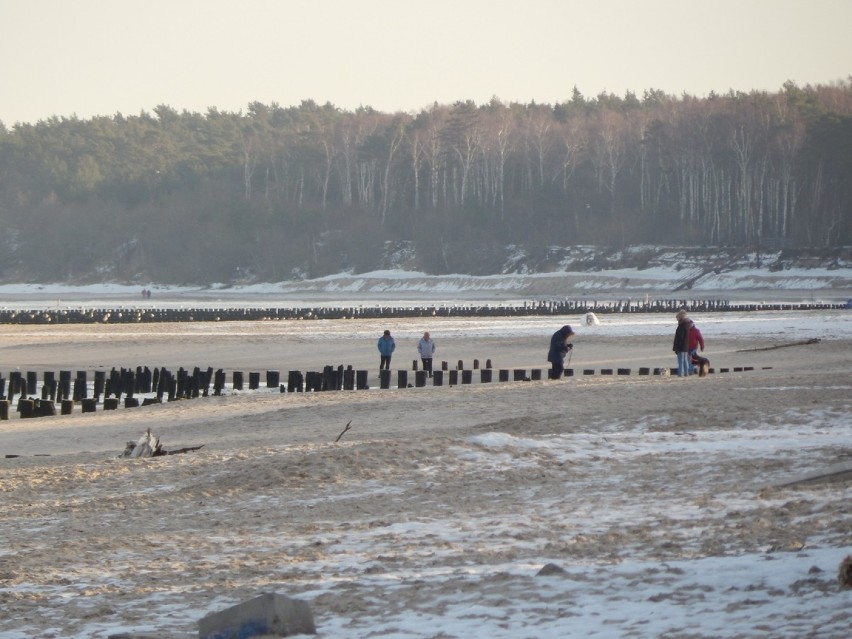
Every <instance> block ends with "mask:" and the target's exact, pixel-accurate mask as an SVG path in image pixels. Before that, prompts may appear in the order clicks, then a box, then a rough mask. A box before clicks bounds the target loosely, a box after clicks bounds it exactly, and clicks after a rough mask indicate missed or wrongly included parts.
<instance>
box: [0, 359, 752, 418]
mask: <svg viewBox="0 0 852 639" xmlns="http://www.w3.org/2000/svg"><path fill="white" fill-rule="evenodd" d="M417 363H418V362H417V360H414V361H413V365H412V368H413V370H412V371H407V370H397V371H395V372H396V387H397V388H411V387H418V388H420V387H424V386H426V385H427V380H431V382H432V385H433V386H443V385H444V382H445V381H446V383H447V385H449V386H456V385H458V384H472V383H473V376H474V371H476V370H479V383H481V384H488V383H491V382H492V381H494V371H493V369H492V368H491V360H490V359H489V360H486V363H485V367H484V368H480V366H479V360H473V368H472V369H468V368H465V367H464V362H463V361H461V360H459V362H458V365H457V367H456V368H455V369H452V370H451V369H450V368H449V364H448V362H442V363H441V368H440V369H439V370H435V371H434V372H432V374H431V377H430V376H429V374H428V373H427V371H425V370H418V366H417ZM730 370H733V371H734V372H739V371H749V370H753V367H751V366H743V367H735V368H733V369H729V368H720V369H719V372H720V373H727V372H729V371H730ZM676 371H677V369H676V368H650V367H641V368H639V369H638V373H639V375H668V374H674V373H676ZM409 372H412V373H413V377H412V378H410V377H409ZM714 372H715V370H714V369H712V368H711V369H710V373H714ZM631 373H632V370H631V369H630V368H617V369H612V368H602V369H600V375H630V374H631ZM549 374H550V371H549V369H540V368H534V369H531V370H527V369H518V368H515V369H499V370H498V371H497V380H498V381H499V382H508V381H515V382H517V381H538V380H541V379H543V377H545V376H549ZM581 374H582V375H596V374H598V371H597V370H596V369H580V370H577V371H575V370H574V369H573V368H566V369H565V371H564V373H563V375H564V376H565V377H574V376H575V375H576V376H579V375H581ZM368 376H369V371H366V370H355V369H354V368H353V367H352V366H351V365H350V366H346V367H344V366H342V365H341V366H336V367H335V366H325V367H323V370H322V371H308V372H306V373H304V374H303V373H302V372H301V371H297V370H292V371H289V372H288V375H287V382H286V384H284V383H281V378H280V372H279V371H275V370H269V371H266V380H265V384H266V388H275V389H278V390H279V391H280V392H281V393H285V392H286V393H299V392H325V391H345V390H366V389H369V388H370V386H369V383H368ZM392 376H393V372H392V371H390V370H381V371H379V388H381V389H389V388H391V381H392ZM225 381H226V375H225V372H224V371H223V370H222V369H221V368H220V369H218V370H215V371H214V370H213V368H206V369H201V368H199V367H195V368H194V369H193V370H192V371H191V372H190V371H189V370H188V369H184V368H180V369H179V370H178V371H177V373H172V372H171V371H169V370H168V369H166V368H155V369H153V370H151V369H149V368H148V367H147V366H145V367H142V366H139V367H137V368H136V369H131V368H127V369H125V368H122V369H119V370H116V369H115V368H113V369H112V370H111V371H110V372H109V373H108V374H107V372H106V371H95V374H94V382H93V385H92V395H91V396H89V380H88V374H87V372H86V371H77V373H76V376H75V377H73V378H72V375H71V371H60V372H59V377H58V378H57V377H56V375H55V373H54V372H52V371H45V372H44V377H43V382H42V385H41V392H40V394H39V393H38V375H37V373H36V372H34V371H29V372H27V373H26V374H25V375H24V374H22V373H21V372H19V371H13V372H12V373H10V375H9V378H8V380H6V379H5V378H0V420H8V419H9V417H10V411H11V407H12V405H13V403H14V398H15V396H19V398H18V404H17V412H19V413H20V416H21V417H22V418H28V417H45V416H49V415H56V405H57V403H58V404H59V406H60V413H61V414H62V415H69V414H71V413H73V412H74V406H75V405H76V404H80V406H81V410H82V412H84V413H93V412H96V410H97V405H98V404H99V403H101V396H103V401H102V403H103V410H115V409H117V408H118V407H119V404H120V402H121V400H122V396H123V397H124V407H125V408H135V407H138V406H140V405H141V406H148V405H150V404H160V403H162V402H163V401H175V400H179V399H192V398H197V397H207V396H208V395H210V388H211V384H212V394H213V395H221V394H222V391H223V390H224V389H225ZM245 381H246V380H245V378H244V375H243V373H242V372H241V371H233V372H232V374H231V387H232V390H234V391H242V390H244V389H245V386H246V384H245ZM411 381H413V384H412V383H410V382H411ZM260 387H261V374H260V373H259V372H250V373H249V374H248V389H249V390H258V389H260ZM140 395H147V396H146V397H141V398H140V397H138V396H140ZM140 399H141V401H140Z"/></svg>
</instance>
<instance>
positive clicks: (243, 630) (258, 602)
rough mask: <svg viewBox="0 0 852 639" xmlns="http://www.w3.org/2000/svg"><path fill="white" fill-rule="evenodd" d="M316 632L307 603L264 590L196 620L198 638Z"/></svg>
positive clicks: (238, 638) (241, 638)
mask: <svg viewBox="0 0 852 639" xmlns="http://www.w3.org/2000/svg"><path fill="white" fill-rule="evenodd" d="M316 632H317V631H316V628H315V627H314V617H313V614H312V613H311V607H310V606H309V605H308V604H307V602H304V601H300V600H298V599H291V598H290V597H287V596H286V595H278V594H275V593H264V594H262V595H260V596H259V597H255V598H254V599H249V600H248V601H244V602H243V603H241V604H237V605H236V606H231V607H230V608H226V609H225V610H222V611H220V612H214V613H211V614H209V615H207V616H206V617H204V618H203V619H201V621H199V622H198V638H199V639H247V638H248V637H260V636H264V635H272V636H275V637H289V636H291V635H315V634H316Z"/></svg>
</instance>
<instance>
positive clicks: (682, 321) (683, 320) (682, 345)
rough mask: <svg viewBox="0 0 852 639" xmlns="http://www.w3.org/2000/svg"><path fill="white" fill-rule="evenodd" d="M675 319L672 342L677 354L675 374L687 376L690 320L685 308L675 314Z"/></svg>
mask: <svg viewBox="0 0 852 639" xmlns="http://www.w3.org/2000/svg"><path fill="white" fill-rule="evenodd" d="M675 319H676V320H677V329H676V330H675V336H674V342H672V350H673V351H674V352H675V355H677V376H678V377H689V369H690V365H691V364H690V361H689V360H690V357H689V326H690V325H691V324H692V320H691V319H689V317H687V314H686V309H683V308H682V309H680V310H679V311H678V312H677V315H675Z"/></svg>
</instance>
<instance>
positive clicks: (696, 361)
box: [687, 320, 710, 377]
mask: <svg viewBox="0 0 852 639" xmlns="http://www.w3.org/2000/svg"><path fill="white" fill-rule="evenodd" d="M688 322H689V328H688V329H687V348H689V361H690V366H691V367H692V371H691V372H693V373H698V375H699V377H704V376H705V375H707V369H708V368H709V366H710V360H708V359H707V358H706V357H701V356H700V355H699V354H698V349H699V348H700V349H701V352H702V353H703V352H704V336H703V335H702V334H701V331H700V330H698V327H697V326H696V325H695V322H693V321H692V320H689V321H688Z"/></svg>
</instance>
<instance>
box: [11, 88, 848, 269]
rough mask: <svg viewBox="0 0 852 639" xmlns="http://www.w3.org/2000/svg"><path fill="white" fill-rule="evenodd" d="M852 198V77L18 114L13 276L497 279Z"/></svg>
mask: <svg viewBox="0 0 852 639" xmlns="http://www.w3.org/2000/svg"><path fill="white" fill-rule="evenodd" d="M851 208H852V77H851V78H850V79H849V80H848V81H844V82H839V83H836V84H832V85H827V86H826V85H818V86H806V87H799V86H797V85H796V84H794V83H792V82H788V83H786V84H785V85H784V86H783V87H782V88H781V89H780V90H779V91H778V92H775V93H771V92H751V93H739V92H733V91H732V92H730V93H728V94H725V95H716V94H711V95H709V96H708V97H706V98H695V97H690V96H687V95H684V96H681V97H674V96H670V95H666V94H664V93H662V92H659V91H654V90H649V91H646V92H645V93H644V94H643V95H642V96H641V97H639V96H636V95H634V94H632V93H628V94H626V95H625V96H623V97H622V96H616V95H612V94H607V93H603V94H600V95H598V96H596V97H594V98H587V97H585V96H583V95H582V94H581V93H580V91H579V90H577V89H576V88H575V89H574V92H573V95H572V97H571V98H570V99H569V100H567V101H565V102H564V103H559V104H553V105H548V104H535V103H531V104H516V103H511V104H505V103H503V102H501V101H500V100H498V99H496V98H494V99H492V101H491V102H489V103H488V104H482V105H477V104H474V103H472V102H458V103H455V104H451V105H440V104H437V103H436V104H434V105H432V106H431V107H429V108H426V109H423V110H421V111H420V112H419V113H381V112H378V111H376V110H374V109H371V108H369V107H365V108H360V109H357V110H355V111H345V110H342V109H339V108H336V107H334V106H333V105H331V104H325V105H318V104H316V103H314V102H312V101H309V100H308V101H304V102H302V103H301V104H300V105H298V106H291V107H282V106H279V105H277V104H271V105H265V104H261V103H258V102H253V103H250V104H249V105H248V107H247V109H246V111H245V112H236V113H235V112H222V111H219V110H217V109H215V108H210V109H208V111H207V112H206V113H197V112H187V111H183V112H178V111H176V110H175V109H173V108H172V107H170V106H167V105H160V106H158V107H156V108H155V109H154V110H153V112H152V113H148V112H144V111H143V112H142V113H140V114H139V115H132V116H131V115H122V114H116V115H114V116H109V117H94V118H92V119H87V120H84V119H79V118H77V117H62V116H57V117H52V118H50V119H47V120H42V121H39V122H37V123H35V124H27V123H18V124H15V125H14V126H11V127H7V126H5V125H3V124H2V123H0V280H3V281H64V282H68V281H93V280H94V281H103V280H111V281H125V282H132V281H140V282H158V283H167V284H190V283H192V284H203V283H211V282H237V281H240V282H245V281H281V280H285V279H291V278H293V277H316V276H322V275H325V274H329V273H336V272H340V271H342V270H351V271H353V272H363V271H369V270H373V269H376V268H383V267H387V266H389V265H393V266H396V265H399V264H400V263H402V262H404V265H405V266H406V267H409V268H416V269H418V270H421V271H425V272H427V273H433V274H441V273H450V272H452V273H471V274H486V273H494V272H500V270H501V268H502V265H503V264H504V258H505V254H506V252H507V250H513V251H515V252H517V251H518V250H522V251H527V252H530V253H535V252H543V251H545V252H546V251H547V249H548V247H552V246H568V245H576V244H590V245H605V246H610V247H613V246H626V245H629V244H638V243H653V244H667V245H680V246H720V247H748V248H773V247H781V248H795V247H821V248H836V247H840V246H848V245H850V244H852V213H850V209H851ZM395 246H406V247H413V250H408V252H407V254H406V255H405V256H399V255H397V256H394V255H393V248H394V247H395ZM519 247H520V248H519ZM394 260H396V261H394Z"/></svg>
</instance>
